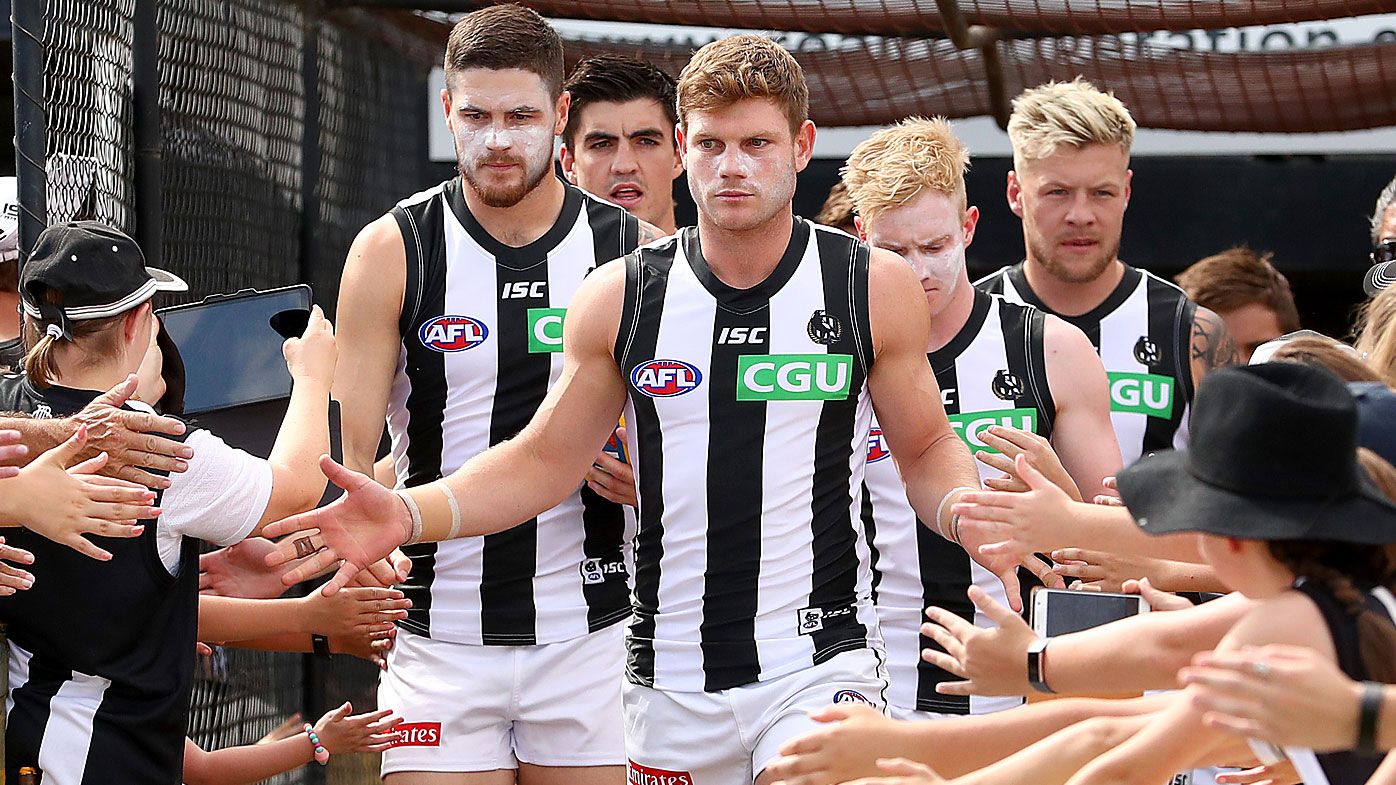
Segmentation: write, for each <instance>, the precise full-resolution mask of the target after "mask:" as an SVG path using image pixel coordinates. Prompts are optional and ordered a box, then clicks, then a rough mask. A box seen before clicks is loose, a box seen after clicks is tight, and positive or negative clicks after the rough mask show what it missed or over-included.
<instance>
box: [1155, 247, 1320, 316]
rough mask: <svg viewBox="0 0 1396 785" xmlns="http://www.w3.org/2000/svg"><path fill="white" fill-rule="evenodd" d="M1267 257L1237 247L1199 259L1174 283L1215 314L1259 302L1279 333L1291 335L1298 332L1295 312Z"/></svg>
mask: <svg viewBox="0 0 1396 785" xmlns="http://www.w3.org/2000/svg"><path fill="white" fill-rule="evenodd" d="M1271 256H1272V254H1269V253H1263V254H1260V253H1256V252H1255V251H1252V250H1251V249H1249V248H1246V247H1245V246H1237V247H1235V248H1229V249H1227V250H1225V251H1222V252H1221V253H1219V254H1214V255H1212V256H1208V257H1207V258H1205V259H1201V260H1199V261H1198V262H1197V263H1196V264H1194V265H1192V266H1191V267H1189V268H1188V269H1186V270H1184V271H1182V272H1181V273H1179V274H1178V277H1177V278H1175V279H1174V280H1176V281H1177V282H1178V285H1179V286H1181V287H1183V291H1185V292H1187V293H1188V297H1191V298H1192V300H1193V302H1195V303H1197V304H1198V305H1200V306H1202V307H1203V308H1208V309H1210V310H1213V311H1216V312H1217V313H1219V314H1220V313H1226V312H1227V311H1234V310H1236V309H1237V308H1240V307H1242V306H1245V305H1250V304H1251V303H1260V304H1261V305H1263V306H1265V307H1266V308H1269V309H1270V310H1271V311H1274V313H1275V318H1276V319H1277V320H1278V321H1279V323H1280V332H1281V333H1292V332H1294V331H1295V330H1298V329H1299V309H1298V308H1296V307H1295V305H1294V293H1293V292H1291V291H1290V288H1289V279H1288V278H1285V277H1284V274H1283V273H1281V272H1280V271H1279V270H1277V269H1275V265H1273V264H1271V263H1270V258H1271Z"/></svg>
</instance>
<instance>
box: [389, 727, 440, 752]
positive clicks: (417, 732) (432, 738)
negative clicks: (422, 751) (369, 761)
mask: <svg viewBox="0 0 1396 785" xmlns="http://www.w3.org/2000/svg"><path fill="white" fill-rule="evenodd" d="M390 744H391V746H393V747H440V746H441V723H439V722H404V723H403V724H401V725H399V726H397V728H396V729H394V730H393V740H392V741H391V742H390Z"/></svg>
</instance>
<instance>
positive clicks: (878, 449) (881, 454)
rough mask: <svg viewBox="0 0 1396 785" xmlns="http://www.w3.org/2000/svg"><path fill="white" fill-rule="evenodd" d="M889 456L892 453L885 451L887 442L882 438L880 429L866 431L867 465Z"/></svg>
mask: <svg viewBox="0 0 1396 785" xmlns="http://www.w3.org/2000/svg"><path fill="white" fill-rule="evenodd" d="M891 456H892V451H891V450H889V449H887V440H886V439H884V438H882V429H881V428H873V429H872V430H871V431H868V463H877V462H878V461H880V460H882V459H883V458H890V457H891Z"/></svg>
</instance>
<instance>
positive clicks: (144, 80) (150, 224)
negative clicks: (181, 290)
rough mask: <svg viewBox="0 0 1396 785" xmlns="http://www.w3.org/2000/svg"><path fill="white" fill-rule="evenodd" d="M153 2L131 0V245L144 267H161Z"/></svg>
mask: <svg viewBox="0 0 1396 785" xmlns="http://www.w3.org/2000/svg"><path fill="white" fill-rule="evenodd" d="M155 3H156V0H136V15H135V19H134V20H133V22H134V27H135V33H134V36H133V39H132V44H131V77H132V82H133V83H134V84H133V86H132V91H131V100H132V109H133V112H132V114H133V115H134V122H133V123H132V137H133V141H134V143H135V144H134V146H135V167H134V174H135V197H136V235H135V236H136V242H137V243H138V244H139V245H140V247H141V250H142V251H144V252H145V259H146V263H147V264H149V265H150V266H152V267H159V266H160V256H161V251H162V250H163V248H164V230H165V225H164V224H165V218H164V192H163V190H162V186H161V183H160V169H161V163H162V157H163V155H164V152H163V144H162V142H161V134H160V27H159V20H157V19H156V7H155Z"/></svg>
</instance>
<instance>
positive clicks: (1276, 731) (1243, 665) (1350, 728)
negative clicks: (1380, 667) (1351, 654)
mask: <svg viewBox="0 0 1396 785" xmlns="http://www.w3.org/2000/svg"><path fill="white" fill-rule="evenodd" d="M1178 680H1179V681H1180V682H1181V683H1183V684H1186V685H1189V686H1190V687H1192V689H1190V690H1189V694H1190V695H1191V696H1192V701H1193V703H1194V705H1196V706H1197V707H1198V708H1200V709H1203V710H1205V711H1206V712H1207V713H1206V714H1205V715H1204V716H1203V722H1205V723H1206V724H1207V725H1208V726H1210V727H1213V728H1222V729H1224V730H1228V731H1231V732H1232V733H1236V734H1240V735H1242V736H1249V737H1254V738H1257V739H1261V740H1263V741H1268V742H1270V743H1271V744H1279V745H1288V746H1303V747H1312V748H1313V749H1315V750H1318V751H1320V752H1328V751H1332V750H1341V749H1349V748H1351V747H1352V746H1353V744H1354V742H1355V740H1356V738H1357V715H1358V710H1357V709H1358V704H1359V702H1360V700H1361V694H1362V685H1360V684H1358V683H1357V682H1355V681H1353V680H1352V679H1349V678H1348V677H1347V676H1346V675H1344V674H1343V672H1342V671H1341V670H1339V669H1338V666H1337V665H1335V664H1333V661H1332V660H1329V659H1327V658H1325V657H1323V656H1322V655H1320V654H1318V653H1317V652H1315V651H1314V650H1312V649H1307V648H1304V647H1302V646H1282V645H1272V646H1264V647H1259V648H1253V647H1249V646H1247V647H1244V648H1241V649H1239V650H1237V651H1230V652H1220V651H1211V652H1203V653H1201V654H1198V655H1197V656H1196V657H1194V658H1193V664H1192V665H1190V666H1188V667H1186V668H1184V669H1183V670H1182V671H1180V672H1179V673H1178Z"/></svg>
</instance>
